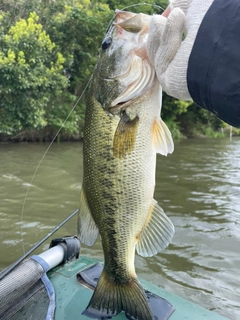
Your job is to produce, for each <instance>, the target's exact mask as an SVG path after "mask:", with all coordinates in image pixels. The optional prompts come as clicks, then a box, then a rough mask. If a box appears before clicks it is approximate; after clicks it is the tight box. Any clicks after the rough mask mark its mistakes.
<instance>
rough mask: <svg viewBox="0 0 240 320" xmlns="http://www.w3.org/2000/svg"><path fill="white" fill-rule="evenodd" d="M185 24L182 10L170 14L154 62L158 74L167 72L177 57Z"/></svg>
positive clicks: (175, 10)
mask: <svg viewBox="0 0 240 320" xmlns="http://www.w3.org/2000/svg"><path fill="white" fill-rule="evenodd" d="M184 22H185V14H184V13H183V11H182V10H181V9H179V8H176V9H174V10H173V11H172V12H171V13H170V15H169V17H168V19H167V23H166V25H165V28H164V31H163V34H162V38H161V43H160V46H159V47H158V50H157V53H156V55H155V60H154V65H155V69H156V71H157V73H158V74H162V73H164V72H165V71H166V69H167V68H168V66H169V64H170V62H171V61H172V60H173V58H174V57H175V55H176V53H177V51H178V49H179V47H180V45H181V42H182V35H183V27H184Z"/></svg>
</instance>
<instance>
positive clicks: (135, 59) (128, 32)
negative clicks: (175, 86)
mask: <svg viewBox="0 0 240 320" xmlns="http://www.w3.org/2000/svg"><path fill="white" fill-rule="evenodd" d="M150 19H151V17H150V16H148V15H145V14H142V13H140V14H135V13H132V12H127V11H119V10H117V11H116V17H115V22H114V23H113V26H112V27H111V28H110V30H109V32H108V33H107V35H106V37H105V39H104V41H103V43H102V47H104V48H107V47H108V46H109V55H111V54H112V52H113V51H114V50H118V49H116V48H118V46H119V44H120V45H121V43H122V42H123V41H127V42H129V43H130V45H129V48H130V49H129V53H128V57H127V58H126V59H125V60H124V59H123V61H122V63H121V64H120V67H119V74H118V75H114V76H113V77H105V78H104V80H105V81H111V80H113V81H117V82H118V83H119V86H120V87H121V88H122V91H121V92H120V94H119V95H118V96H117V97H116V98H115V99H114V100H113V101H112V102H111V105H110V107H109V111H110V110H111V112H113V111H114V110H117V109H119V108H121V107H123V106H125V105H126V104H128V103H129V102H130V101H132V100H135V99H136V98H138V97H140V96H142V95H143V94H145V93H146V92H147V91H148V90H149V89H150V88H151V87H152V86H153V84H154V79H155V70H154V68H153V66H152V65H151V64H150V62H149V59H148V57H147V52H146V41H147V37H148V29H149V22H150ZM112 35H113V36H112ZM111 42H112V43H111ZM111 45H112V48H111Z"/></svg>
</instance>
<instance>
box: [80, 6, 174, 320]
mask: <svg viewBox="0 0 240 320" xmlns="http://www.w3.org/2000/svg"><path fill="white" fill-rule="evenodd" d="M149 21H150V16H148V15H143V14H133V13H129V12H121V11H119V12H117V13H116V21H115V23H114V24H113V26H112V27H111V28H110V31H109V32H108V34H107V35H106V37H105V39H104V40H103V43H102V51H101V53H100V56H99V59H98V62H97V65H96V68H95V70H94V73H93V78H92V81H91V84H90V89H89V99H88V104H87V108H86V116H85V131H84V147H83V158H84V160H83V161H84V177H83V186H82V190H81V195H80V208H79V219H78V230H79V238H80V240H81V241H82V242H83V243H84V244H86V245H89V246H92V245H93V244H94V243H95V241H96V239H97V237H98V234H99V233H100V235H101V241H102V247H103V251H104V268H103V272H102V274H101V276H100V279H99V281H98V284H97V286H96V289H95V291H94V293H93V296H92V298H91V301H90V302H89V305H88V307H87V308H86V310H85V311H84V313H83V314H85V315H87V316H89V317H92V318H97V319H110V318H112V317H113V316H115V315H117V314H118V313H120V312H121V311H125V313H126V315H127V317H128V319H138V320H150V319H153V314H152V312H151V310H150V307H149V304H148V301H147V298H146V295H145V293H144V290H143V289H142V287H141V285H140V283H139V282H138V280H137V276H136V272H135V268H134V258H135V249H136V250H137V252H138V254H140V255H142V256H146V257H147V256H153V255H155V254H156V253H157V252H159V251H160V250H162V249H164V248H165V247H166V246H167V245H168V244H169V242H170V241H171V239H172V236H173V233H174V227H173V224H172V223H171V221H170V220H169V218H168V217H167V216H166V215H165V213H164V212H163V210H162V209H161V207H160V206H159V205H158V204H157V202H156V201H155V200H154V199H153V193H154V187H155V166H156V153H157V152H159V153H162V154H164V155H167V153H171V152H172V151H173V142H172V137H171V133H170V131H169V130H168V128H167V126H166V125H165V124H164V122H163V121H162V120H161V118H160V111H161V87H160V85H159V83H158V81H157V78H156V75H155V72H154V69H153V67H152V66H151V65H150V63H149V61H148V57H147V55H146V49H145V44H146V39H147V30H148V25H149Z"/></svg>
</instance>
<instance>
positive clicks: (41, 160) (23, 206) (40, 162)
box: [20, 74, 92, 254]
mask: <svg viewBox="0 0 240 320" xmlns="http://www.w3.org/2000/svg"><path fill="white" fill-rule="evenodd" d="M91 79H92V74H91V76H90V78H89V80H88V83H87V85H86V87H85V88H84V89H83V92H82V93H81V95H80V97H79V98H78V99H77V101H76V102H75V104H74V106H73V107H72V109H71V111H70V112H69V114H68V115H67V117H66V119H65V120H64V121H63V123H62V125H61V127H60V129H59V130H58V131H57V133H56V134H55V136H54V138H53V139H52V141H51V142H50V144H49V146H48V147H47V149H46V151H45V152H44V154H43V156H42V158H41V159H40V161H39V163H38V165H37V167H36V169H35V171H34V173H33V176H32V179H31V181H30V184H29V186H28V188H27V192H26V194H25V197H24V200H23V205H22V212H21V219H20V221H21V236H22V237H21V238H22V239H21V240H22V248H23V253H24V254H25V245H24V239H23V224H22V222H23V215H24V209H25V204H26V200H27V197H28V194H29V191H30V188H31V185H32V183H33V180H34V178H35V176H36V174H37V172H38V169H39V167H40V165H41V164H42V162H43V160H44V158H45V156H46V154H47V153H48V151H49V149H50V148H51V146H52V144H53V143H54V141H55V139H56V138H57V136H58V135H59V133H60V131H61V130H62V128H63V127H64V125H65V123H66V122H67V121H68V119H69V117H70V116H71V114H72V113H73V111H74V109H75V108H76V106H77V104H78V102H79V101H80V100H81V98H82V96H83V95H84V93H85V91H86V90H87V87H88V85H89V83H90V81H91Z"/></svg>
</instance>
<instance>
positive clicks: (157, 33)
mask: <svg viewBox="0 0 240 320" xmlns="http://www.w3.org/2000/svg"><path fill="white" fill-rule="evenodd" d="M166 22H167V19H166V18H165V17H163V16H161V15H153V16H152V19H151V22H150V25H149V31H148V34H149V36H148V41H147V55H148V57H149V60H150V62H151V63H152V64H154V58H155V55H156V52H157V50H158V47H159V46H160V42H161V37H162V33H163V30H164V27H165V24H166Z"/></svg>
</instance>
